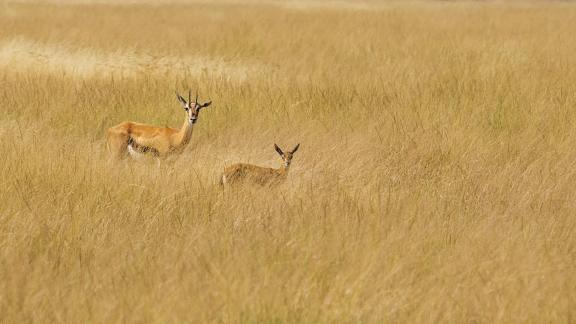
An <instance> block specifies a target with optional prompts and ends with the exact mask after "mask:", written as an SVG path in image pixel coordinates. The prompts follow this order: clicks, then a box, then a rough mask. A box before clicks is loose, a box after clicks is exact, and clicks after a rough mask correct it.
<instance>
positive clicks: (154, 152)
mask: <svg viewBox="0 0 576 324" xmlns="http://www.w3.org/2000/svg"><path fill="white" fill-rule="evenodd" d="M128 145H129V146H131V147H132V148H133V149H134V151H136V152H138V153H142V154H151V155H153V156H159V155H160V152H159V151H158V150H157V149H155V148H153V147H150V146H144V145H140V144H138V143H137V142H136V141H135V140H134V139H133V138H132V137H129V138H128Z"/></svg>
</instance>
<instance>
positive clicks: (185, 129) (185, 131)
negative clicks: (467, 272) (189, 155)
mask: <svg viewBox="0 0 576 324" xmlns="http://www.w3.org/2000/svg"><path fill="white" fill-rule="evenodd" d="M193 128H194V124H192V123H191V122H190V119H189V118H188V116H186V119H185V120H184V124H182V127H181V128H180V131H179V132H178V133H176V136H175V137H176V138H175V139H174V148H178V149H180V148H184V147H185V146H186V145H188V143H190V138H192V130H193Z"/></svg>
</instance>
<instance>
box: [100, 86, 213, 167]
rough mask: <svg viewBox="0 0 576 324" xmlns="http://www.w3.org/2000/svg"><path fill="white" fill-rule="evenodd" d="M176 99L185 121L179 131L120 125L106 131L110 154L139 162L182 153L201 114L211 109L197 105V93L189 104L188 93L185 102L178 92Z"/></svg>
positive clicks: (128, 123)
mask: <svg viewBox="0 0 576 324" xmlns="http://www.w3.org/2000/svg"><path fill="white" fill-rule="evenodd" d="M176 98H178V101H179V102H180V104H182V107H183V108H184V111H186V120H185V121H184V124H183V125H182V127H180V129H176V128H171V127H156V126H151V125H146V124H141V123H135V122H130V121H126V122H122V123H120V124H119V125H116V126H114V127H110V128H109V129H108V150H110V153H111V154H112V155H113V156H114V157H115V158H118V159H121V158H124V157H125V156H126V155H127V154H128V155H130V156H131V157H132V158H139V157H142V156H144V155H152V156H166V155H168V154H170V153H181V152H182V150H183V149H184V148H185V147H186V145H188V143H190V138H191V137H192V130H193V127H194V124H195V123H196V121H198V115H199V113H200V110H201V109H203V108H206V107H208V106H210V104H212V101H208V102H206V103H203V104H199V103H198V93H196V99H195V100H194V102H192V98H191V93H190V91H188V101H186V100H185V99H184V98H182V96H180V95H179V94H178V93H177V92H176Z"/></svg>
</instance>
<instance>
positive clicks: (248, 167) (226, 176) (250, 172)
mask: <svg viewBox="0 0 576 324" xmlns="http://www.w3.org/2000/svg"><path fill="white" fill-rule="evenodd" d="M299 147H300V144H298V145H296V147H295V148H294V149H293V150H292V151H289V152H283V151H282V150H281V149H280V148H279V147H278V145H276V144H274V148H275V149H276V152H278V154H280V157H282V160H283V163H282V166H281V167H280V168H279V169H273V168H265V167H261V166H257V165H253V164H246V163H237V164H233V165H231V166H229V167H227V168H225V169H224V173H223V174H222V178H221V179H220V183H221V184H222V185H228V184H233V183H239V182H244V181H249V182H252V183H257V184H260V185H269V184H274V183H278V182H281V181H283V180H285V179H286V177H287V176H288V170H289V169H290V164H291V163H292V158H293V156H294V153H295V152H296V151H297V150H298V148H299Z"/></svg>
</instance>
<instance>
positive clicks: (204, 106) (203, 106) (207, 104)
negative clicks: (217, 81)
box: [200, 101, 212, 108]
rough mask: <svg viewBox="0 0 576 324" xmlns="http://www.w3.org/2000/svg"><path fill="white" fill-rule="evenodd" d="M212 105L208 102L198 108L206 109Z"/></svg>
mask: <svg viewBox="0 0 576 324" xmlns="http://www.w3.org/2000/svg"><path fill="white" fill-rule="evenodd" d="M211 104H212V101H208V102H206V103H204V104H202V105H201V106H200V108H206V107H208V106H210V105H211Z"/></svg>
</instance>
